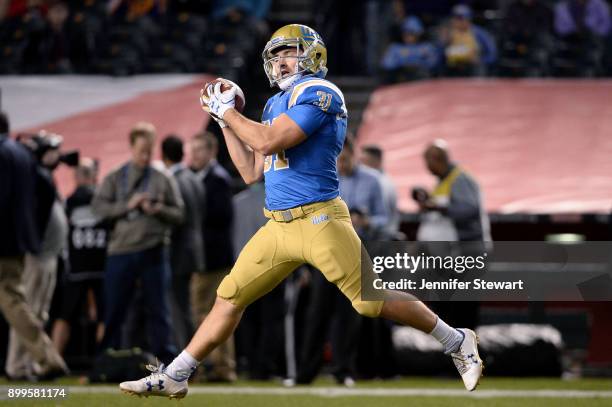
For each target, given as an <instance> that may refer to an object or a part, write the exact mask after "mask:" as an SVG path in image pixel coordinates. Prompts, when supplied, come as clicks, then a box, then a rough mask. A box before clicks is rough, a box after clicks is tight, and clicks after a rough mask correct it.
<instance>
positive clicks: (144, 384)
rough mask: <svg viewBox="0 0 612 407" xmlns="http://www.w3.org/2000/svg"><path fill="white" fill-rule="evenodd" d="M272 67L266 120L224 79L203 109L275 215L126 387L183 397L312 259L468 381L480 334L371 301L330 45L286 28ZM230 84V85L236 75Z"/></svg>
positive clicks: (473, 381) (360, 305)
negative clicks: (206, 303) (187, 329)
mask: <svg viewBox="0 0 612 407" xmlns="http://www.w3.org/2000/svg"><path fill="white" fill-rule="evenodd" d="M263 60H264V68H265V72H266V75H267V76H268V80H269V81H270V84H271V85H272V86H277V87H278V88H279V89H280V92H278V93H277V94H276V95H274V96H273V97H271V98H270V99H269V100H268V102H267V103H266V106H265V108H264V111H263V116H262V123H257V122H254V121H252V120H249V119H247V118H246V117H245V116H243V115H242V114H240V113H239V112H238V111H237V110H236V109H235V99H236V94H237V93H238V94H240V93H241V92H242V91H239V90H238V87H237V85H235V84H233V83H231V86H225V89H224V87H222V83H221V81H215V82H213V84H210V85H208V86H207V88H206V89H203V91H202V99H201V102H202V103H203V108H205V110H206V111H208V112H209V113H210V114H211V116H212V117H213V118H214V119H215V120H216V121H217V122H218V123H219V125H220V126H221V127H222V129H223V135H224V137H225V141H226V143H227V147H228V150H229V152H230V155H231V158H232V161H233V162H234V164H235V165H236V168H237V169H238V171H239V172H240V175H241V176H242V178H243V179H244V181H245V182H246V183H248V184H250V183H253V182H257V181H258V180H259V179H261V177H264V180H265V191H266V207H265V209H264V212H265V214H266V216H267V217H268V218H270V220H269V221H268V222H267V223H266V225H265V226H264V227H262V228H261V229H260V230H259V231H258V232H257V233H256V234H255V235H254V236H253V238H252V239H251V240H250V241H249V242H248V243H247V245H246V246H245V247H244V249H243V250H242V252H241V253H240V255H239V257H238V260H237V261H236V264H235V265H234V267H233V269H232V271H231V272H230V273H229V274H228V275H227V276H226V277H225V279H224V280H223V281H222V282H221V284H220V285H219V288H218V290H217V299H216V302H215V304H214V307H213V309H212V310H211V312H210V313H209V314H208V316H207V317H206V319H205V320H204V321H203V322H202V324H201V325H200V327H199V328H198V330H197V332H196V333H195V335H194V337H193V338H192V340H191V342H190V343H189V344H188V345H187V347H186V348H185V350H184V351H183V352H182V353H181V354H180V355H178V356H177V357H176V358H175V359H174V361H172V363H171V364H170V365H168V366H167V367H165V368H164V366H163V365H160V366H157V367H156V368H154V367H151V369H152V370H153V374H151V375H150V376H147V377H145V378H143V379H140V380H137V381H130V382H124V383H121V384H120V388H121V390H123V391H124V392H127V393H132V394H139V395H160V396H167V397H171V398H180V397H183V396H185V394H187V379H188V378H189V376H190V375H191V373H192V372H193V371H194V370H195V369H196V367H197V366H198V363H199V362H200V361H202V360H203V359H204V358H205V357H206V356H207V355H208V354H209V353H210V352H211V351H212V350H213V349H214V348H215V347H216V346H218V345H219V344H221V343H223V341H225V340H226V339H227V338H228V337H229V335H230V334H231V333H232V332H233V331H234V329H235V328H236V326H237V325H238V322H239V321H240V318H241V316H242V313H243V312H244V309H245V307H247V306H248V305H249V304H250V303H252V302H253V301H255V300H256V299H257V298H259V297H261V296H262V295H264V294H266V293H267V292H269V291H270V290H272V288H274V287H275V286H276V285H277V284H278V283H280V282H281V281H282V280H283V279H285V278H286V277H287V276H288V275H289V274H290V273H291V272H292V271H293V270H294V269H295V268H297V267H298V266H299V265H301V264H303V263H309V264H311V265H312V266H314V267H315V268H316V269H318V270H320V271H321V272H322V273H323V274H324V275H325V277H326V278H327V279H328V280H329V281H331V282H333V283H334V284H335V285H336V286H337V287H338V288H339V289H340V290H341V291H342V293H343V294H344V295H346V296H347V297H348V299H349V300H350V301H351V303H352V305H353V307H354V308H355V310H356V311H357V312H359V313H360V314H362V315H365V316H369V317H379V316H380V317H384V318H388V319H391V320H393V321H395V322H398V323H401V324H404V325H410V326H412V327H414V328H416V329H419V330H421V331H423V332H427V333H429V334H431V335H432V336H433V337H434V338H436V339H437V340H438V341H440V342H441V343H442V345H443V346H444V351H445V353H447V354H450V355H451V356H452V358H453V360H454V361H455V364H456V366H457V368H458V370H459V373H460V374H461V377H462V378H463V382H464V384H465V387H466V388H467V389H468V390H470V391H471V390H474V389H475V388H476V386H477V384H478V381H479V379H480V376H481V373H482V368H483V366H482V361H481V360H480V357H479V356H478V348H477V338H476V335H475V333H474V332H473V331H471V330H469V329H455V328H452V327H450V326H448V325H447V324H446V323H445V322H444V321H442V319H440V318H439V317H438V316H437V315H435V314H434V313H433V312H432V311H430V310H429V309H428V308H427V307H426V306H425V305H424V304H423V303H422V302H420V301H417V300H415V299H414V297H411V296H409V295H408V294H405V293H401V292H389V293H388V295H387V298H391V300H385V301H364V300H362V299H361V258H362V253H361V243H360V240H359V237H357V234H356V233H355V231H354V229H353V227H352V224H351V217H350V214H349V210H348V208H347V206H346V204H345V203H344V202H343V201H342V199H340V198H339V196H338V194H339V192H338V175H337V171H336V158H337V157H338V154H339V153H340V151H341V150H342V145H343V143H344V138H345V133H346V126H347V110H346V105H345V101H344V96H343V95H342V92H341V91H340V89H338V87H337V86H336V85H334V84H333V83H332V82H330V81H327V80H325V79H324V78H325V74H326V73H327V68H326V66H325V65H326V62H327V50H326V48H325V44H324V43H323V40H322V39H321V37H320V36H319V34H317V33H316V32H315V31H314V30H313V29H311V28H309V27H306V26H304V25H299V24H291V25H287V26H285V27H282V28H280V29H279V30H278V31H276V32H275V33H274V34H273V35H272V38H271V39H270V41H269V42H268V43H267V45H266V47H265V49H264V50H263ZM226 83H229V82H226Z"/></svg>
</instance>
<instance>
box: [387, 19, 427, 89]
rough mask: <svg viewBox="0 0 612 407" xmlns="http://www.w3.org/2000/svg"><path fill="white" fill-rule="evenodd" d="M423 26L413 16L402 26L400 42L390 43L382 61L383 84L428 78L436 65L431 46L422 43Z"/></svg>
mask: <svg viewBox="0 0 612 407" xmlns="http://www.w3.org/2000/svg"><path fill="white" fill-rule="evenodd" d="M423 31H424V28H423V24H421V21H420V20H419V19H418V18H417V17H414V16H411V17H408V18H406V20H405V21H404V22H403V24H402V42H401V43H392V44H391V45H389V47H388V48H387V51H386V52H385V55H384V57H383V60H382V68H383V70H384V71H385V82H386V83H391V82H400V81H405V80H411V79H423V78H428V77H430V76H431V74H432V70H433V69H434V68H435V66H436V65H437V63H438V53H437V51H436V49H435V47H434V46H433V44H431V43H429V42H427V41H422V40H421V36H422V35H423Z"/></svg>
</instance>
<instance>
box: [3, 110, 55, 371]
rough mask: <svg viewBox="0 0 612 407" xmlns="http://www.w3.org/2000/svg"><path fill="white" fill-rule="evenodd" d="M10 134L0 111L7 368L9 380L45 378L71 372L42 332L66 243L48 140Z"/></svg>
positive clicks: (7, 123)
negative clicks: (8, 330) (50, 170)
mask: <svg viewBox="0 0 612 407" xmlns="http://www.w3.org/2000/svg"><path fill="white" fill-rule="evenodd" d="M8 135H9V122H8V118H7V117H6V115H5V114H4V113H1V112H0V224H1V225H2V229H3V230H2V234H1V237H0V310H1V311H2V313H3V315H4V316H5V318H6V319H7V321H8V322H9V324H10V326H11V334H10V342H9V352H8V358H7V363H6V372H7V375H8V376H9V378H10V379H34V378H37V379H38V380H44V379H49V378H52V377H55V376H57V375H62V374H65V373H66V372H67V367H66V364H65V363H64V360H63V359H62V357H61V356H60V355H59V354H58V353H57V351H56V350H55V348H54V347H53V345H52V344H51V340H50V339H49V337H48V336H47V335H46V334H45V332H44V330H43V324H44V322H45V320H46V317H47V313H48V310H49V305H50V298H51V295H52V294H53V288H54V285H55V272H56V269H55V267H56V265H57V254H58V246H61V245H62V243H61V238H62V227H61V216H60V217H59V218H56V217H55V216H56V214H57V212H58V211H57V210H56V209H55V202H56V201H55V199H56V198H55V189H54V186H53V183H52V181H51V180H50V174H48V173H46V171H47V170H46V169H45V168H44V166H43V160H42V159H43V158H44V159H45V160H44V161H45V162H47V163H50V162H51V157H50V155H46V154H45V153H46V152H48V150H49V149H47V151H43V150H44V149H40V148H39V147H41V146H44V144H45V141H48V140H46V139H43V138H38V137H33V138H32V139H31V140H28V141H27V142H24V143H17V142H15V141H13V140H11V139H10V138H9V137H8ZM28 148H29V149H30V151H28ZM51 155H53V154H51ZM35 158H36V159H35ZM37 161H38V162H37ZM37 164H38V165H37ZM54 201H55V202H54ZM60 209H61V206H60ZM61 211H62V213H63V209H61ZM64 220H65V217H64ZM43 233H44V239H42V241H41V236H42V235H43ZM64 236H65V235H64ZM56 238H57V239H58V241H54V240H53V239H56ZM26 253H27V255H26ZM24 256H25V257H26V267H25V269H24Z"/></svg>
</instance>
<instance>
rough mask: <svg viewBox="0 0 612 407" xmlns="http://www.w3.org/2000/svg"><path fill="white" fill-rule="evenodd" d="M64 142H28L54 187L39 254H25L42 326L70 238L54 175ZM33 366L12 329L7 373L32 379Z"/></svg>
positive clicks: (52, 137)
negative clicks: (61, 257) (62, 256)
mask: <svg viewBox="0 0 612 407" xmlns="http://www.w3.org/2000/svg"><path fill="white" fill-rule="evenodd" d="M62 141H63V140H62V137H61V136H58V135H56V134H50V133H46V132H40V133H39V134H37V135H35V136H34V137H32V138H31V139H30V140H28V142H30V143H31V146H32V147H33V148H34V150H33V151H34V152H35V156H36V157H37V159H38V170H39V173H40V176H41V178H46V179H47V181H46V182H47V183H48V184H49V185H51V186H52V188H53V204H52V206H51V212H50V213H49V215H48V220H47V222H46V226H45V228H44V235H43V239H42V242H41V248H40V251H39V252H37V253H27V254H26V257H25V270H24V273H23V285H24V287H25V298H26V301H27V302H28V304H29V305H30V307H32V311H33V312H34V314H35V315H36V317H37V318H38V319H39V320H40V321H41V323H42V324H45V323H46V322H47V321H48V320H49V309H50V307H51V300H52V299H53V292H54V290H55V284H56V281H57V270H58V259H59V257H60V255H61V254H62V252H63V250H64V249H65V248H66V245H67V237H68V220H67V219H66V213H65V211H64V207H63V205H62V203H61V202H60V200H59V196H58V195H57V191H56V190H55V183H54V181H53V174H52V173H53V171H54V170H55V169H56V168H57V167H58V165H59V164H60V157H61V153H60V150H59V149H60V146H61V144H62ZM33 364H34V360H33V359H32V358H31V356H30V354H29V353H28V351H27V348H26V344H25V341H24V340H23V338H22V337H21V336H20V335H19V334H18V332H17V331H16V330H15V329H11V333H10V339H9V347H8V352H7V358H6V372H7V374H8V375H9V376H11V377H29V376H30V375H31V374H32V371H33Z"/></svg>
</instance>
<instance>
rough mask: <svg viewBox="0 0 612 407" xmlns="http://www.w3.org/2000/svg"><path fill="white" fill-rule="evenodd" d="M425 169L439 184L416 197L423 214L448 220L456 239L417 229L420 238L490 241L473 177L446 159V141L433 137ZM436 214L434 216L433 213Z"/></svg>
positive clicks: (447, 154) (426, 157) (428, 239)
mask: <svg viewBox="0 0 612 407" xmlns="http://www.w3.org/2000/svg"><path fill="white" fill-rule="evenodd" d="M424 158H425V163H426V165H427V169H428V170H429V171H430V172H431V173H432V174H433V175H435V176H436V177H437V178H438V179H439V180H440V182H439V184H438V185H437V186H436V188H435V189H434V190H433V191H432V193H431V194H427V193H426V194H425V195H424V199H417V203H418V205H419V208H420V210H421V211H422V213H423V215H424V216H426V217H427V216H428V215H430V214H438V215H439V216H441V217H445V218H447V219H449V220H450V222H451V223H449V227H451V228H453V229H454V231H455V233H452V232H451V233H448V234H447V235H448V236H452V235H455V236H456V239H441V238H439V236H435V235H431V236H426V235H425V234H424V233H425V232H426V231H425V230H419V237H418V240H421V241H435V240H442V241H445V240H446V241H450V240H459V241H490V240H491V236H490V232H489V231H490V226H489V218H488V216H487V214H486V212H485V211H484V207H483V204H482V198H481V193H480V189H479V187H478V184H477V183H476V181H475V180H474V179H473V178H472V177H471V176H470V175H469V174H467V173H466V172H465V171H464V170H463V169H461V168H460V167H459V166H458V165H457V164H455V163H453V162H452V161H451V159H450V154H449V152H448V148H447V145H446V142H445V141H443V140H436V141H435V142H433V143H432V144H430V145H429V146H428V147H427V149H426V150H425V154H424ZM436 217H437V216H436Z"/></svg>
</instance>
